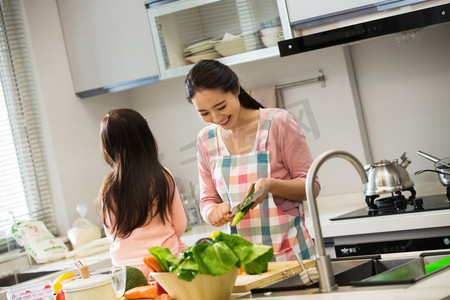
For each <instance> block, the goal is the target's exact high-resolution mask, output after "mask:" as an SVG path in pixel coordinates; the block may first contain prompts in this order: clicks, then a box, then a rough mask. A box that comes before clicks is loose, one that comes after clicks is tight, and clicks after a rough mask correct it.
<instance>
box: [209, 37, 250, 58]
mask: <svg viewBox="0 0 450 300" xmlns="http://www.w3.org/2000/svg"><path fill="white" fill-rule="evenodd" d="M258 47H259V39H258V35H257V34H255V33H251V32H243V33H241V34H239V35H232V34H230V33H228V32H226V33H225V34H224V36H223V39H222V40H221V41H220V42H218V43H216V45H215V47H214V48H215V49H216V50H217V52H219V53H220V54H221V55H222V56H230V55H235V54H238V53H243V52H247V51H251V50H255V49H257V48H258Z"/></svg>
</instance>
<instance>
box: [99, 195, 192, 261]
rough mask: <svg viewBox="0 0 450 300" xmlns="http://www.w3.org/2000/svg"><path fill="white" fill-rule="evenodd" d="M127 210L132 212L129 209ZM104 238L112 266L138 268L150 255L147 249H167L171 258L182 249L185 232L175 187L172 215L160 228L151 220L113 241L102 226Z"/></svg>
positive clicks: (179, 199) (156, 221)
mask: <svg viewBox="0 0 450 300" xmlns="http://www.w3.org/2000/svg"><path fill="white" fill-rule="evenodd" d="M129 209H133V208H132V207H130V208H129ZM104 229H105V233H106V236H107V237H108V239H109V241H110V242H111V247H110V250H109V252H110V254H111V260H112V262H113V265H115V266H133V265H142V264H144V262H143V261H142V259H143V258H144V257H147V256H149V255H150V252H149V251H148V248H150V247H153V246H160V247H163V248H164V247H167V248H169V249H170V252H172V254H174V255H176V256H178V254H179V253H180V252H181V250H183V249H184V248H186V246H185V245H184V244H183V242H182V241H181V239H180V238H181V236H182V234H183V233H184V231H185V230H186V214H185V212H184V208H183V204H182V203H181V198H180V194H179V193H178V189H177V188H176V187H175V192H174V198H173V204H172V211H171V212H170V214H169V220H168V221H166V224H165V225H164V224H163V223H162V222H161V220H160V219H159V218H154V219H152V220H151V221H150V222H149V223H148V224H147V225H144V226H142V227H140V228H137V229H135V230H134V231H133V232H132V233H131V235H130V236H129V237H127V238H124V239H123V238H116V239H114V236H113V235H112V233H111V232H110V231H109V230H108V229H107V228H106V226H104Z"/></svg>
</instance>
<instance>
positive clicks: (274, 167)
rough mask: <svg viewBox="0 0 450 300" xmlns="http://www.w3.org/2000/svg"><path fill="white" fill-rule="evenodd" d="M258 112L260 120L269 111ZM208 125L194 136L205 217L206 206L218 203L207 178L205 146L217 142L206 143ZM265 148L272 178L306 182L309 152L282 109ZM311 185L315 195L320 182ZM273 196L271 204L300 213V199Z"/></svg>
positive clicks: (208, 168) (209, 206) (210, 178)
mask: <svg viewBox="0 0 450 300" xmlns="http://www.w3.org/2000/svg"><path fill="white" fill-rule="evenodd" d="M259 111H260V113H259V118H260V119H261V118H263V117H265V116H266V115H267V114H268V113H269V110H268V109H260V110H259ZM211 126H216V125H209V126H206V127H205V128H203V129H202V130H201V131H200V133H199V134H198V137H197V160H198V171H199V183H200V211H201V213H202V216H203V218H204V219H205V220H206V213H207V211H208V209H210V208H211V207H213V206H214V205H217V204H219V203H221V202H222V199H221V198H220V196H219V194H218V193H217V191H216V187H215V186H214V183H213V180H212V177H211V167H210V159H211V158H212V157H210V153H215V151H211V149H209V147H211V146H212V145H217V143H210V142H209V140H208V131H209V129H211ZM219 136H220V135H219ZM267 150H268V151H269V157H270V169H271V177H272V178H276V179H286V180H289V179H298V180H301V181H303V182H306V175H307V174H308V169H309V167H310V165H311V163H312V156H311V152H310V151H309V148H308V144H307V143H306V138H305V135H304V134H303V132H302V130H301V129H300V128H299V127H298V124H297V121H296V120H295V118H294V117H293V116H292V115H291V114H290V113H289V112H287V111H286V110H280V112H278V113H277V114H276V115H275V116H274V118H273V120H272V123H271V125H270V129H269V136H268V138H267ZM314 188H315V192H316V195H319V191H320V184H319V181H318V179H317V178H316V180H315V182H314ZM273 198H274V201H275V204H276V205H277V206H278V207H279V208H280V209H281V210H283V211H284V212H286V213H287V214H289V215H292V216H299V215H301V216H303V215H304V210H303V205H302V203H301V202H298V201H292V200H289V199H285V198H283V197H280V196H277V195H273ZM304 200H306V199H304Z"/></svg>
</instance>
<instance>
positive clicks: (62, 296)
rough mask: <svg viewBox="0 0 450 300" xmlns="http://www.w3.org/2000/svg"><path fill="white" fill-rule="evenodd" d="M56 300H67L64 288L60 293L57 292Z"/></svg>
mask: <svg viewBox="0 0 450 300" xmlns="http://www.w3.org/2000/svg"><path fill="white" fill-rule="evenodd" d="M56 300H66V294H65V293H64V290H62V289H61V290H59V291H58V294H56Z"/></svg>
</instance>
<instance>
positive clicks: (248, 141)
mask: <svg viewBox="0 0 450 300" xmlns="http://www.w3.org/2000/svg"><path fill="white" fill-rule="evenodd" d="M185 88H186V96H187V99H188V100H189V102H191V103H193V104H194V106H195V108H196V110H197V111H198V113H199V115H200V117H201V118H202V119H203V121H205V122H207V123H211V124H210V125H208V126H206V127H205V128H204V129H203V130H201V131H200V133H199V134H198V138H197V156H198V169H199V174H200V190H201V196H200V210H201V212H202V216H203V218H204V219H205V220H206V221H207V222H209V223H210V224H212V225H214V226H222V225H224V224H226V223H227V222H230V220H231V218H232V216H231V214H230V207H232V206H233V205H236V204H238V203H240V202H241V201H243V199H244V196H245V193H246V191H247V189H248V187H249V186H250V184H251V183H252V182H256V185H255V191H258V190H259V189H263V188H264V189H265V192H264V193H263V194H262V196H260V197H258V198H257V199H256V200H255V199H254V200H255V202H256V203H257V204H259V205H258V206H256V207H255V208H254V209H253V210H250V212H249V213H248V214H247V215H246V216H245V217H244V218H243V219H242V220H241V221H240V223H238V224H237V226H236V228H235V227H231V232H232V233H238V234H240V235H241V236H242V237H244V238H246V239H247V240H249V241H251V242H253V243H263V244H265V245H270V246H272V247H273V248H274V256H275V259H276V260H277V261H282V260H294V259H295V254H296V253H300V255H301V257H302V259H308V258H310V257H311V256H312V255H314V247H313V246H314V243H313V240H312V239H311V237H310V235H309V233H308V230H307V228H306V227H305V216H304V209H303V202H304V201H305V200H306V192H305V181H306V175H307V173H308V169H309V167H310V165H311V163H312V157H311V154H310V151H309V148H308V145H307V144H306V139H305V136H304V134H303V132H302V131H301V130H300V128H299V127H298V125H297V122H296V120H295V119H294V118H293V116H292V115H290V114H289V113H288V112H287V111H285V110H282V109H273V108H263V107H262V105H261V104H260V103H258V102H257V101H256V100H255V99H253V98H252V97H251V96H250V95H249V94H248V93H247V92H246V91H245V90H244V89H243V88H242V87H241V86H240V83H239V80H238V77H237V75H236V74H235V73H234V72H233V71H232V70H231V69H230V68H229V67H228V66H225V65H223V64H221V63H220V62H218V61H214V60H204V61H201V62H199V63H197V64H196V65H195V66H194V67H193V68H192V69H191V70H190V72H189V73H188V75H187V77H186V80H185ZM319 190H320V185H319V182H318V181H317V179H316V181H315V191H316V195H318V193H319Z"/></svg>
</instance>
